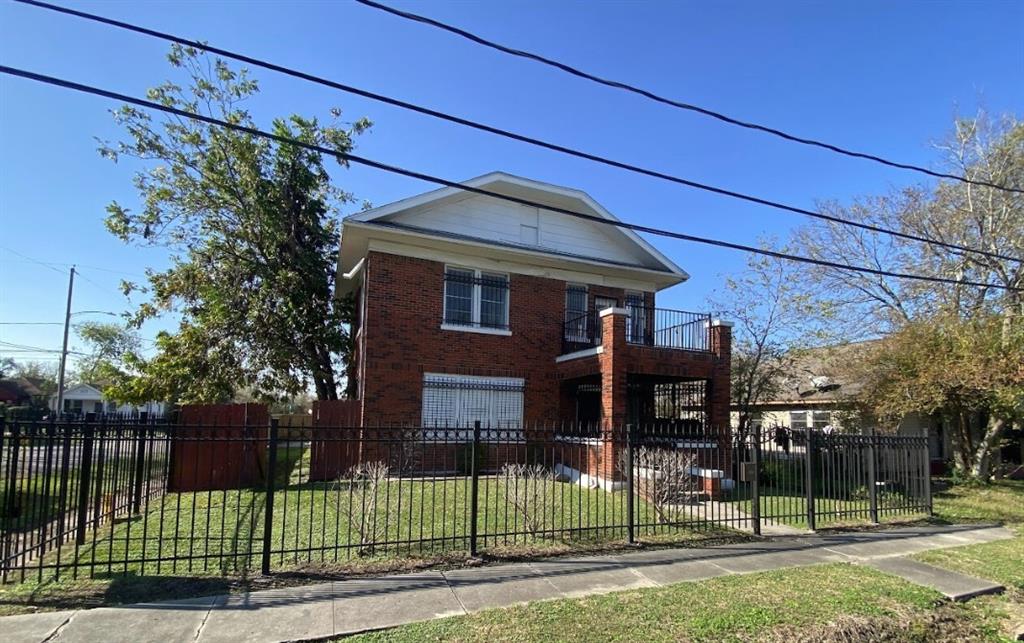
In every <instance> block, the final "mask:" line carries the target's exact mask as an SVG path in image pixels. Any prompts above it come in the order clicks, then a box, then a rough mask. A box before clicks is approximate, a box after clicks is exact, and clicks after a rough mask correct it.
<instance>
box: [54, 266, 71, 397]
mask: <svg viewBox="0 0 1024 643" xmlns="http://www.w3.org/2000/svg"><path fill="white" fill-rule="evenodd" d="M74 289H75V267H74V266H71V276H70V277H69V278H68V306H67V309H66V310H65V312H64V346H63V347H62V348H61V350H60V375H59V376H58V377H57V409H56V412H57V415H58V416H59V415H60V414H61V413H63V412H64V368H65V367H66V366H67V363H68V330H70V328H71V293H72V292H73V291H74Z"/></svg>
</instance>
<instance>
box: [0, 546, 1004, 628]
mask: <svg viewBox="0 0 1024 643" xmlns="http://www.w3.org/2000/svg"><path fill="white" fill-rule="evenodd" d="M1011 537H1013V533H1012V532H1010V531H1009V530H1007V529H1004V528H1002V527H991V526H988V527H985V526H981V527H979V526H941V527H936V526H925V527H903V528H899V529H891V530H885V531H876V532H855V533H841V534H814V535H807V536H791V537H785V538H778V539H774V540H766V541H759V542H754V543H740V544H734V545H724V546H719V547H706V548H689V549H660V550H644V551H636V552H628V553H623V554H619V555H615V556H588V557H574V558H557V559H550V560H540V561H536V562H530V563H518V564H508V565H493V566H483V567H475V568H465V569H456V570H451V571H445V572H440V571H438V572H423V573H415V574H400V575H394V576H382V577H375V578H353V579H351V580H342V581H336V582H332V583H324V584H320V585H314V586H309V587H294V588H285V589H274V590H267V591H261V592H253V593H251V594H237V595H229V596H212V597H208V598H196V599H192V600H186V601H170V602H163V603H151V604H140V605H128V606H123V607H105V608H98V609H92V610H81V611H67V612H50V613H44V614H34V615H25V616H9V617H6V618H2V619H0V639H3V640H4V641H5V642H8V643H21V642H22V641H26V642H33V643H37V642H41V641H47V642H48V643H49V642H54V641H56V642H60V643H65V642H68V641H104V642H105V643H113V642H116V641H126V642H128V641H131V642H134V643H143V642H146V641H153V642H154V643H155V642H167V641H201V642H203V643H207V642H210V643H213V642H217V641H260V642H264V641H265V642H276V641H294V640H303V639H318V638H325V637H329V636H333V635H342V634H351V633H355V632H361V631H365V630H371V629H379V628H384V627H391V626H395V625H401V624H404V623H412V622H415V621H422V620H428V619H433V618H440V617H443V616H451V615H456V614H467V613H470V612H475V611H477V610H482V609H487V608H491V607H503V606H509V605H515V604H518V603H526V602H530V601H537V600H547V599H556V598H565V597H573V596H584V595H588V594H596V593H601V592H611V591H617V590H625V589H631V588H637V587H654V586H658V585H669V584H672V583H681V582H686V581H696V580H702V579H706V578H713V577H716V576H725V575H729V574H747V573H752V572H760V571H767V570H772V569H780V568H784V567H800V566H806V565H816V564H820V563H832V562H847V563H857V564H869V563H874V562H875V561H879V560H882V559H887V558H893V557H900V556H906V555H909V554H913V553H917V552H920V551H925V550H928V549H937V548H943V547H956V546H960V545H968V544H975V543H983V542H989V541H993V540H1001V539H1006V538H1011ZM931 569H932V570H933V571H932V572H930V573H932V574H935V573H936V571H937V572H938V574H939V576H938V577H936V576H930V577H929V580H930V581H932V582H935V581H936V579H937V578H938V581H939V582H944V581H943V579H942V578H941V575H942V574H941V570H936V568H931ZM903 570H904V571H905V572H906V573H907V574H914V573H921V570H920V569H916V570H915V569H910V567H904V568H903ZM955 576H960V575H955Z"/></svg>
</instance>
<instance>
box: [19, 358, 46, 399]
mask: <svg viewBox="0 0 1024 643" xmlns="http://www.w3.org/2000/svg"><path fill="white" fill-rule="evenodd" d="M12 363H13V365H14V368H13V370H12V371H11V372H10V373H9V374H8V377H24V378H25V379H27V380H29V381H31V382H32V383H33V384H35V385H36V387H37V388H38V389H39V391H40V392H41V393H42V394H43V395H44V396H45V397H49V396H50V395H53V394H54V393H56V392H57V368H58V366H57V364H55V363H46V362H31V361H30V362H15V361H13V360H12Z"/></svg>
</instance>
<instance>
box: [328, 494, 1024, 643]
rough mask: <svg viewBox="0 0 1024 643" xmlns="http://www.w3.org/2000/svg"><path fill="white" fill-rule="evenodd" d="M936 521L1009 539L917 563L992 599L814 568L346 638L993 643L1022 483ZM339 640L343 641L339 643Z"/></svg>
mask: <svg viewBox="0 0 1024 643" xmlns="http://www.w3.org/2000/svg"><path fill="white" fill-rule="evenodd" d="M935 513H936V519H937V520H938V521H943V522H977V521H992V520H999V521H1003V522H1006V523H1007V524H1009V525H1010V526H1011V528H1015V529H1017V530H1018V533H1019V534H1020V536H1019V537H1018V538H1016V539H1013V540H1010V541H1003V542H995V543H987V544H983V545H972V546H968V547H959V548H954V549H945V550H937V551H932V552H926V553H924V554H920V555H919V558H920V559H921V560H925V561H927V562H930V563H932V564H935V565H939V566H943V567H948V568H950V569H955V570H958V571H963V572H965V573H970V574H975V575H979V576H983V577H987V578H991V579H993V580H997V581H1000V582H1003V583H1005V584H1007V586H1009V587H1010V588H1011V591H1010V592H1008V593H1007V594H1006V595H1004V596H993V597H983V598H979V599H975V600H973V601H970V602H969V603H967V604H964V605H949V604H944V605H942V606H940V607H936V605H937V602H938V601H939V599H940V598H941V596H940V595H939V594H937V593H935V592H932V591H931V590H928V589H924V588H921V587H918V586H916V585H912V584H910V583H907V582H905V581H903V580H901V579H899V578H896V577H893V576H889V575H885V574H882V573H880V572H876V571H874V570H870V569H866V568H863V567H859V566H851V565H825V566H819V567H809V568H802V569H791V570H782V571H778V572H769V573H763V574H753V575H747V576H732V577H723V578H717V579H712V580H708V581H703V582H699V583H685V584H680V585H673V586H669V587H663V588H652V589H644V590H638V591H631V592H621V593H615V594H609V595H606V596H596V597H588V598H583V599H571V600H557V601H550V602H543V603H534V604H530V605H525V606H520V607H513V608H509V609H497V610H488V611H485V612H480V613H478V614H473V615H469V616H460V617H453V618H448V619H442V620H438V621H431V622H427V623H419V624H413V625H408V626H403V627H398V628H394V629H391V630H385V631H382V632H375V633H370V634H366V635H363V636H357V637H352V638H351V640H352V641H353V642H356V641H358V642H370V641H396V642H401V641H441V640H444V641H489V640H494V641H506V640H507V641H511V640H516V641H563V640H564V641H569V640H581V639H585V640H602V641H605V640H607V641H615V640H621V641H627V640H638V639H643V640H653V641H660V640H665V641H674V640H688V641H723V640H726V641H728V640H757V641H787V642H788V641H794V640H798V641H817V640H832V641H860V640H878V641H883V640H884V641H922V642H924V641H932V640H947V641H955V640H969V641H1002V640H1007V636H1008V635H1009V630H1007V629H1006V628H1007V627H1008V623H1011V622H1012V621H1013V620H1014V619H1017V618H1022V617H1024V591H1021V589H1020V588H1021V583H1022V578H1024V529H1022V527H1024V483H1020V482H999V483H995V484H993V485H989V486H966V485H965V486H956V487H950V488H948V489H937V491H936V493H935ZM346 640H349V639H346Z"/></svg>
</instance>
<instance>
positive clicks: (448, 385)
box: [423, 373, 524, 439]
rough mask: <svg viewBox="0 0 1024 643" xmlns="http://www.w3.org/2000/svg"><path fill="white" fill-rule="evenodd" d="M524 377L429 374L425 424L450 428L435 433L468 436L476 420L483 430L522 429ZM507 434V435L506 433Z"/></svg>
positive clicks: (452, 437) (425, 383) (449, 436)
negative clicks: (443, 431)
mask: <svg viewBox="0 0 1024 643" xmlns="http://www.w3.org/2000/svg"><path fill="white" fill-rule="evenodd" d="M523 387H524V381H523V379H522V378H514V377H478V376H472V375H451V374H443V373H426V374H424V376H423V427H424V429H447V431H446V432H445V433H444V434H441V433H439V432H437V431H431V435H435V436H437V437H441V435H445V437H447V438H449V439H456V438H457V439H468V437H470V436H471V435H472V433H471V431H472V429H473V425H474V423H475V422H479V423H480V426H481V428H483V429H502V430H505V431H507V430H508V429H514V430H520V431H521V430H522V426H523ZM503 435H507V433H506V434H503Z"/></svg>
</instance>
